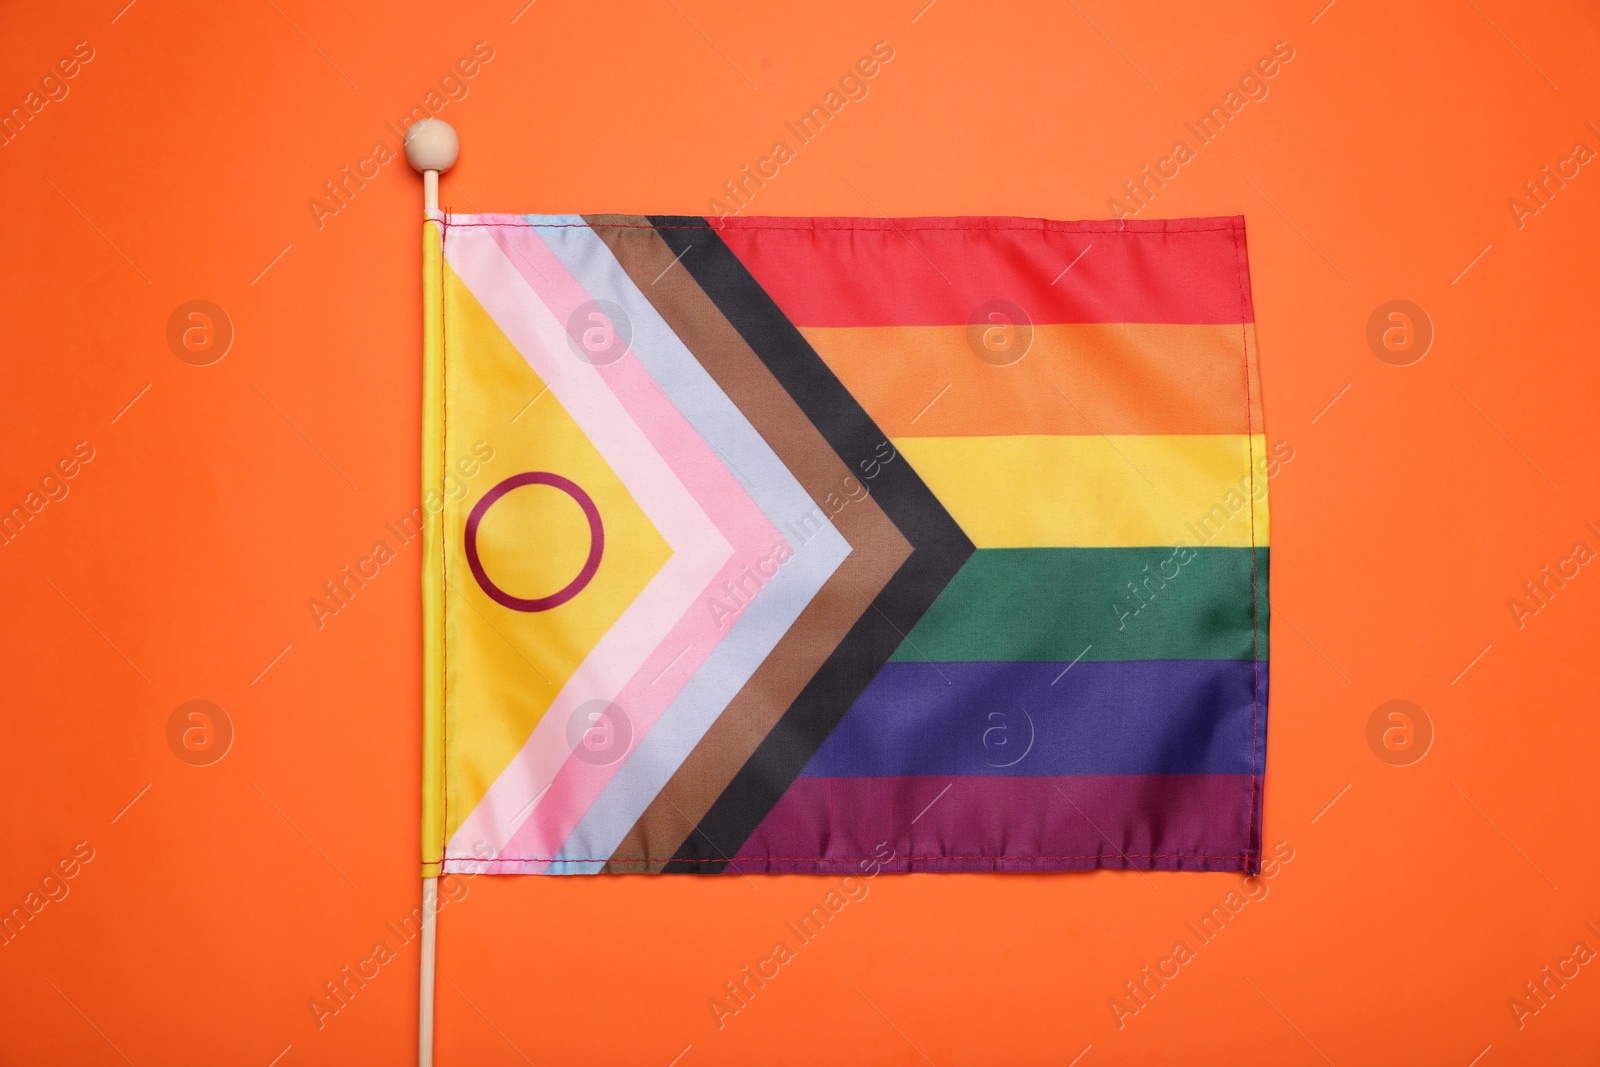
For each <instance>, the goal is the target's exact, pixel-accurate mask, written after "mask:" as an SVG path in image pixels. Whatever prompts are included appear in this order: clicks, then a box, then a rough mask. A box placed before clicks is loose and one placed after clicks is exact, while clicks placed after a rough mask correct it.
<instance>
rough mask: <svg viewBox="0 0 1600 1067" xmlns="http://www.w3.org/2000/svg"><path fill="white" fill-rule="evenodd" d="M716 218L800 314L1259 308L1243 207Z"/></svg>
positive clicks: (843, 318)
mask: <svg viewBox="0 0 1600 1067" xmlns="http://www.w3.org/2000/svg"><path fill="white" fill-rule="evenodd" d="M713 225H715V226H716V228H717V230H718V232H719V233H720V234H721V235H722V239H723V240H724V241H726V242H727V243H728V246H729V247H730V248H732V249H733V252H734V254H735V255H737V256H738V257H739V259H740V260H741V261H743V263H744V265H745V267H746V268H747V269H748V270H749V271H750V273H751V274H753V275H754V276H755V279H756V281H757V282H759V283H760V284H761V286H762V287H763V288H764V289H766V291H767V292H768V294H770V295H771V297H772V299H773V300H774V301H775V302H776V303H777V305H778V307H779V308H780V309H781V310H782V311H783V313H784V314H785V315H786V316H787V317H788V318H789V319H790V321H792V322H793V323H794V324H795V325H796V326H802V327H804V326H950V325H965V324H967V323H969V322H972V321H973V317H974V313H975V312H977V311H978V310H979V309H980V308H981V307H982V305H984V304H985V303H986V302H988V301H992V300H1006V301H1010V302H1011V303H1012V304H1015V305H1017V306H1018V307H1020V308H1022V309H1023V311H1024V312H1025V313H1026V314H1027V316H1028V317H1029V319H1030V320H1031V321H1032V322H1034V323H1064V322H1162V323H1213V324H1215V323H1240V322H1253V321H1255V310H1254V308H1253V307H1252V305H1251V301H1250V285H1249V281H1248V272H1247V267H1246V260H1245V238H1244V219H1243V217H1233V218H1215V219H1171V220H1162V221H1157V220H1149V221H1122V222H1115V221H1109V220H1108V221H1099V222H1055V221H1051V220H1048V219H1021V218H1004V217H970V218H909V219H851V218H740V217H737V216H727V217H725V218H722V219H719V220H713ZM1069 266H1070V268H1071V269H1067V268H1068V267H1069ZM1063 271H1065V273H1063ZM980 321H981V317H980Z"/></svg>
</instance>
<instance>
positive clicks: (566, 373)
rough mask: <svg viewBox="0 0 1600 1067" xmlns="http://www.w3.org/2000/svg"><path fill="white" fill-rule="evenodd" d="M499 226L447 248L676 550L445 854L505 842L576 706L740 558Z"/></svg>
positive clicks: (563, 755)
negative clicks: (539, 289) (574, 347)
mask: <svg viewBox="0 0 1600 1067" xmlns="http://www.w3.org/2000/svg"><path fill="white" fill-rule="evenodd" d="M503 218H505V219H508V220H515V219H516V217H515V216H507V217H503ZM484 221H491V220H490V219H485V220H484ZM517 221H520V220H517ZM490 232H491V231H490V230H488V229H487V228H484V227H476V226H475V227H461V228H459V229H450V230H448V231H447V238H446V241H445V256H446V259H447V260H448V261H449V263H450V266H451V268H452V269H454V270H455V271H456V273H457V274H458V275H459V276H460V277H461V279H462V281H463V282H464V283H465V284H466V285H467V287H468V288H469V289H470V290H471V291H472V293H473V295H474V296H476V297H477V299H478V301H479V303H480V304H482V306H483V308H484V310H485V311H486V312H487V313H488V314H489V317H490V318H491V319H493V320H494V322H495V324H496V325H497V326H499V328H500V329H501V331H502V332H504V333H505V335H506V337H507V338H508V339H509V340H510V341H511V343H512V344H513V345H514V346H515V347H516V349H517V350H518V352H520V353H521V354H522V356H523V358H524V359H526V360H527V361H528V362H529V364H530V365H531V366H532V367H533V368H534V370H536V371H537V372H538V373H539V375H540V377H541V378H543V379H544V381H545V383H546V384H547V385H548V386H549V387H550V391H551V393H552V394H553V395H554V396H555V398H556V400H557V401H558V402H559V403H560V404H561V405H562V407H563V408H564V409H565V410H566V411H567V412H568V413H569V414H570V415H571V416H572V418H573V419H574V420H575V421H576V422H577V424H578V426H579V428H580V429H581V430H582V431H583V432H584V434H585V435H586V436H588V438H589V439H590V441H591V442H592V443H593V444H594V446H595V447H596V448H597V449H598V450H599V451H600V454H601V455H602V456H603V457H604V458H605V460H606V462H607V463H608V464H610V465H611V467H612V469H613V470H615V471H616V473H617V476H618V477H619V478H620V479H621V480H622V482H623V483H624V484H625V485H626V486H627V488H628V491H629V492H630V493H632V494H633V496H634V499H635V500H636V501H637V502H638V503H639V506H640V507H641V508H642V509H643V511H644V512H645V515H646V517H648V518H649V520H650V521H651V523H652V524H654V525H655V527H656V529H657V530H659V531H660V532H661V535H662V536H663V537H664V538H665V539H666V541H667V544H668V545H669V546H670V547H671V549H672V552H673V554H672V556H671V558H669V559H668V560H667V562H666V564H665V565H664V566H663V567H662V568H661V570H660V571H659V572H657V574H656V576H655V577H654V578H653V579H651V581H650V582H649V583H648V584H647V585H646V586H645V589H644V591H643V592H641V593H640V595H639V596H638V597H637V598H636V599H635V600H634V602H633V603H632V604H630V605H629V606H628V608H627V610H625V611H624V612H623V614H622V617H621V618H619V619H618V620H617V623H616V624H615V625H614V626H612V628H611V629H610V630H609V631H607V633H606V634H605V636H604V637H602V638H601V639H600V641H599V642H598V644H597V645H596V646H595V648H594V649H593V650H592V651H591V652H590V653H589V655H588V656H587V657H586V658H585V660H584V661H583V663H582V664H581V665H580V666H579V668H578V670H577V671H575V672H574V673H573V676H572V677H571V678H570V679H569V680H568V681H567V683H566V685H564V686H563V687H562V689H561V691H560V692H559V693H558V694H557V695H556V697H555V699H554V700H553V701H552V702H551V704H550V706H549V708H548V709H546V711H545V713H544V715H543V716H542V717H541V718H540V720H539V722H538V723H537V724H536V725H535V727H534V730H533V732H532V735H531V736H530V737H529V738H528V740H527V741H526V742H525V743H524V744H523V746H522V748H521V750H520V751H519V752H518V753H517V755H516V756H515V757H513V759H512V761H511V763H510V764H509V765H508V766H507V767H506V769H505V770H504V771H503V772H502V773H501V774H500V775H499V777H498V778H496V780H495V781H494V783H493V784H492V785H491V786H490V788H489V789H488V791H487V792H486V793H485V795H484V797H483V799H482V800H481V801H480V802H479V804H478V805H477V807H476V808H474V809H473V811H472V812H471V813H469V814H468V816H467V818H466V819H465V820H463V822H462V824H461V826H460V827H459V828H458V829H457V831H456V832H455V834H454V835H452V837H451V839H450V843H449V847H448V848H447V849H446V855H447V856H451V857H460V858H469V857H470V858H477V857H480V856H481V855H483V854H484V851H485V850H487V851H488V852H489V854H493V853H494V852H497V851H498V850H499V849H500V848H501V847H503V845H504V844H505V842H506V841H508V840H509V839H510V838H511V836H512V835H513V834H514V833H515V831H516V829H517V827H518V826H519V825H520V824H521V822H522V820H523V819H524V818H526V817H527V815H528V813H529V812H530V811H532V809H533V807H534V805H535V803H536V802H537V801H538V800H539V798H540V797H541V796H542V795H543V794H544V792H545V790H546V789H547V788H548V787H549V786H550V785H551V783H552V782H553V781H554V779H555V776H556V774H557V772H558V771H559V770H560V768H561V766H562V764H563V763H565V761H566V759H567V757H568V756H569V755H570V753H569V750H568V746H567V741H566V727H567V721H568V719H569V718H570V717H571V715H572V714H573V712H574V711H575V710H576V709H577V708H578V707H579V706H580V705H582V704H584V703H587V702H588V701H591V700H615V699H616V697H617V695H618V694H619V693H620V692H621V691H622V689H623V688H624V687H625V686H626V685H627V683H628V681H629V680H630V679H631V678H633V677H634V675H635V674H637V673H640V672H641V671H642V670H643V669H644V668H645V666H646V664H647V663H648V662H649V659H650V656H651V655H652V654H653V653H654V652H655V651H656V650H657V649H658V648H659V647H660V646H661V642H662V639H663V638H664V637H666V636H667V635H668V634H669V633H670V631H671V628H672V625H673V624H674V623H675V622H676V621H677V620H679V619H680V618H681V617H682V616H683V614H684V613H685V612H687V611H689V610H690V609H691V608H692V607H693V606H694V605H695V604H696V603H698V602H699V601H700V600H702V599H703V597H702V590H704V588H705V586H706V584H707V583H708V582H709V581H711V580H712V579H713V578H714V577H715V576H716V575H717V574H718V573H720V570H721V568H722V567H723V566H724V565H725V564H726V563H727V562H728V560H729V559H730V558H731V557H732V548H731V547H730V546H729V544H728V542H727V540H726V539H725V538H724V537H723V535H722V533H721V532H720V531H719V530H718V528H717V527H716V525H715V524H714V523H713V522H712V521H711V520H710V519H709V518H708V517H707V516H706V514H705V512H704V510H703V509H702V508H701V506H700V505H699V504H698V503H697V502H696V501H695V499H694V497H693V496H692V494H690V493H689V491H688V490H687V489H686V488H685V487H684V486H683V484H682V483H681V481H680V480H679V478H678V477H677V475H676V474H675V473H674V471H673V468H672V467H670V466H669V465H668V464H667V462H666V460H665V459H663V458H662V456H661V455H660V453H659V452H658V450H657V449H656V448H655V446H654V445H653V444H652V443H651V442H650V440H649V439H648V438H647V437H645V435H644V434H643V432H642V431H641V430H640V428H639V427H638V426H637V425H636V424H635V422H634V420H633V418H632V417H631V416H630V415H629V414H628V412H627V410H626V409H625V408H624V407H623V406H622V404H621V402H620V401H619V400H618V398H617V396H616V394H615V393H613V392H612V391H611V389H610V388H609V387H608V386H607V385H606V383H605V381H604V380H603V379H602V378H601V377H600V375H599V373H598V371H597V370H596V369H595V368H594V367H592V366H590V365H589V364H587V363H584V362H583V361H581V360H579V359H577V358H575V357H574V356H573V354H572V352H571V351H570V349H569V348H568V346H567V334H566V327H565V323H564V320H557V319H556V318H555V316H554V315H553V314H552V313H551V312H550V310H549V309H548V308H547V307H546V306H545V305H544V304H543V303H542V302H541V301H540V300H539V299H538V298H537V297H536V296H535V294H534V293H533V291H532V290H531V289H530V287H529V286H528V284H527V283H526V282H525V281H524V280H523V277H522V275H521V274H520V273H519V272H518V271H517V270H516V269H515V267H513V265H512V263H511V262H510V261H509V260H508V259H507V257H506V255H505V254H504V252H502V251H501V249H500V248H499V246H498V245H496V244H495V242H494V240H493V239H492V238H491V237H490V236H489V234H490ZM657 669H658V670H659V668H657ZM651 677H654V675H651Z"/></svg>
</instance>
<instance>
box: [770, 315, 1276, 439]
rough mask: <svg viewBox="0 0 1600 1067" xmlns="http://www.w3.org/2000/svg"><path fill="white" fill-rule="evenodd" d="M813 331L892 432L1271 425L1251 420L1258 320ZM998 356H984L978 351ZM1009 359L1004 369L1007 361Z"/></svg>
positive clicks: (813, 339) (821, 349) (1255, 411)
mask: <svg viewBox="0 0 1600 1067" xmlns="http://www.w3.org/2000/svg"><path fill="white" fill-rule="evenodd" d="M1031 329H1032V337H1031V340H1029V341H1028V342H1027V345H1026V351H1025V353H1024V354H1023V355H1022V357H1021V358H1020V359H1017V360H1016V362H1014V363H1005V361H1006V360H1007V359H1009V358H1012V356H1013V354H1014V353H1015V352H1016V351H1017V350H1018V348H1019V347H1020V342H1021V341H1022V339H1023V338H1024V336H1025V335H1024V334H1023V333H1022V332H1019V331H1017V329H1016V328H1015V327H1012V328H1011V331H1012V332H1010V333H1009V334H1008V333H1006V332H1004V330H1005V328H1004V327H1001V328H1000V331H999V332H995V333H991V334H990V335H989V336H988V338H987V340H988V341H989V343H990V344H991V345H992V346H993V347H992V348H986V347H985V345H984V342H985V338H984V336H983V331H982V330H980V329H977V328H973V327H967V326H841V327H820V326H811V327H805V328H803V329H802V330H801V331H800V332H801V333H803V334H804V335H805V338H806V340H807V341H809V342H810V343H811V347H812V348H814V349H816V350H817V354H818V355H820V356H821V357H822V358H823V360H824V361H825V362H826V363H827V364H828V366H829V367H830V368H832V370H833V372H834V373H835V374H837V375H838V376H839V380H840V381H842V382H843V383H844V385H845V388H847V389H849V390H850V392H851V393H853V394H855V396H856V398H857V399H858V400H860V402H861V405H862V407H864V408H866V410H867V414H869V415H871V416H872V418H873V421H875V422H876V423H877V424H878V425H879V427H881V428H882V429H883V432H884V433H885V434H887V435H888V436H890V437H983V436H995V435H1017V434H1046V435H1085V434H1224V433H1226V434H1239V433H1246V432H1250V431H1252V430H1253V431H1254V432H1256V433H1260V432H1261V425H1262V422H1261V408H1260V401H1259V400H1256V401H1255V402H1254V403H1252V405H1251V408H1252V410H1251V412H1250V417H1249V419H1248V420H1247V419H1246V417H1245V357H1244V353H1243V352H1241V341H1243V343H1244V345H1246V346H1247V347H1248V351H1249V358H1250V361H1251V362H1252V363H1254V361H1255V358H1256V350H1255V327H1254V326H1253V325H1251V324H1245V325H1243V326H1240V325H1238V324H1234V325H1221V326H1173V325H1166V324H1159V325H1152V324H1142V323H1105V324H1093V323H1087V324H1066V325H1060V324H1055V325H1043V326H1034V327H1032V328H1031ZM980 351H981V352H983V353H984V354H985V356H987V357H988V358H987V359H985V358H980V356H979V355H978V353H979V352H980ZM998 364H1005V365H998Z"/></svg>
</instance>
